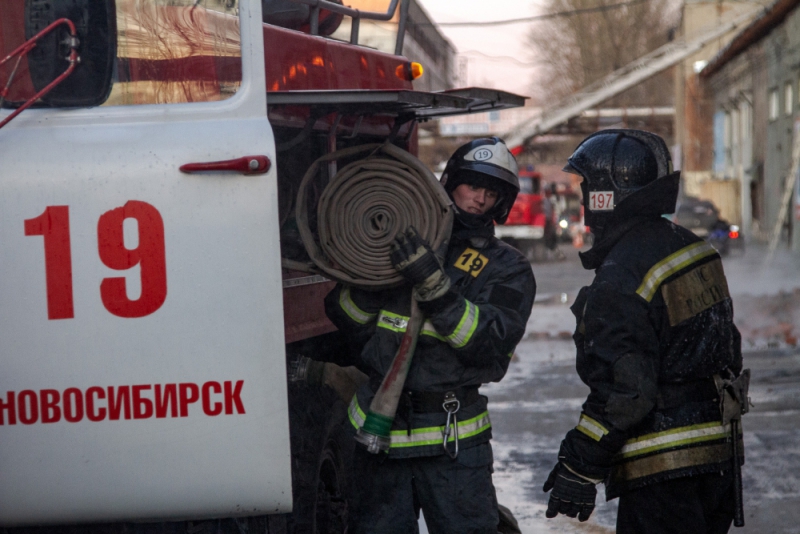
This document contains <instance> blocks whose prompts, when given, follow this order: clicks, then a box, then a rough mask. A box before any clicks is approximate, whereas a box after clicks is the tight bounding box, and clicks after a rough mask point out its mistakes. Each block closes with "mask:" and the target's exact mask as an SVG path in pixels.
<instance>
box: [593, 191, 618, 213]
mask: <svg viewBox="0 0 800 534" xmlns="http://www.w3.org/2000/svg"><path fill="white" fill-rule="evenodd" d="M589 209H590V210H592V211H613V210H614V192H613V191H590V192H589Z"/></svg>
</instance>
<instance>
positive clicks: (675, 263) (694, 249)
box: [636, 241, 717, 302]
mask: <svg viewBox="0 0 800 534" xmlns="http://www.w3.org/2000/svg"><path fill="white" fill-rule="evenodd" d="M716 253H717V250H716V249H715V248H714V247H712V246H711V245H709V244H708V243H706V242H705V241H700V242H698V243H695V244H693V245H689V246H688V247H684V248H682V249H680V250H679V251H678V252H675V253H674V254H670V255H669V256H667V257H666V258H664V259H663V260H661V261H660V262H658V263H656V264H655V265H653V267H652V268H651V269H650V270H649V271H647V274H646V275H645V277H644V280H643V281H642V285H640V286H639V288H638V289H637V290H636V293H638V294H639V296H640V297H642V298H643V299H645V300H646V301H647V302H650V301H651V300H652V299H653V295H655V294H656V291H657V290H658V286H660V285H661V282H663V281H664V280H666V279H667V278H669V277H670V276H672V275H673V274H675V273H677V272H678V271H680V270H681V269H683V268H685V267H686V266H688V265H691V264H692V263H695V262H696V261H699V260H701V259H703V258H705V257H707V256H711V255H712V254H716Z"/></svg>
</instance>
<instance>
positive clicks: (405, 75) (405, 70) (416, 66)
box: [394, 61, 425, 82]
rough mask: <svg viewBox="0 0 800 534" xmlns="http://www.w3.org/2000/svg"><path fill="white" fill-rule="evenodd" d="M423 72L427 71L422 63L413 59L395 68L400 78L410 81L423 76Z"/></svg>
mask: <svg viewBox="0 0 800 534" xmlns="http://www.w3.org/2000/svg"><path fill="white" fill-rule="evenodd" d="M423 72H425V69H423V68H422V65H421V64H420V63H417V62H416V61H412V62H410V63H401V64H400V65H398V66H397V68H396V69H395V70H394V73H395V75H396V76H397V77H398V78H400V79H401V80H406V81H409V82H411V81H414V80H416V79H417V78H419V77H420V76H422V73H423Z"/></svg>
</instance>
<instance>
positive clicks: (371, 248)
mask: <svg viewBox="0 0 800 534" xmlns="http://www.w3.org/2000/svg"><path fill="white" fill-rule="evenodd" d="M362 154H363V155H365V157H362V158H360V159H356V160H355V161H351V162H350V163H348V164H347V165H345V166H344V167H342V168H341V169H340V170H339V172H337V173H336V175H335V176H334V177H333V178H331V180H330V181H329V183H328V185H327V186H326V187H325V189H324V190H323V192H322V194H321V195H320V198H319V202H317V206H316V208H317V234H318V237H315V235H314V232H313V231H312V230H311V228H310V226H309V214H308V210H309V205H308V204H309V195H308V189H309V185H310V184H311V183H312V182H313V180H314V178H315V177H316V176H317V173H318V172H319V168H320V166H321V165H323V164H327V163H330V162H334V161H338V160H352V159H353V158H356V157H358V156H361V155H362ZM451 203H452V201H451V200H450V198H449V197H448V196H447V193H445V191H444V189H443V188H442V187H441V185H440V184H439V182H438V180H436V177H435V176H434V175H433V173H431V172H430V170H428V168H427V167H425V165H423V164H422V162H421V161H419V160H418V159H417V158H415V157H414V156H412V155H411V154H409V153H408V152H406V151H404V150H402V149H400V148H398V147H396V146H394V145H392V144H388V143H386V144H369V145H360V146H356V147H352V148H345V149H343V150H339V151H336V152H333V153H331V154H327V155H325V156H323V157H321V158H319V159H317V160H316V161H315V162H314V163H313V164H312V165H311V166H310V167H309V169H308V171H307V172H306V174H305V176H304V177H303V180H302V182H301V183H300V188H299V191H298V194H297V205H296V208H295V215H296V219H297V226H298V229H299V231H300V237H301V238H302V240H303V245H304V246H305V248H306V251H307V252H308V254H309V256H310V258H311V260H312V261H313V262H314V264H315V265H316V267H317V268H318V269H319V270H320V271H322V272H323V273H325V274H326V275H327V276H329V277H330V278H332V279H334V280H337V281H339V282H342V283H344V284H348V285H352V286H356V287H359V288H362V289H367V290H373V291H379V290H383V289H389V288H392V287H397V286H399V285H402V284H403V283H404V282H405V280H404V278H403V277H402V275H400V274H399V273H398V272H397V271H396V270H395V269H394V267H393V266H392V263H391V261H390V259H389V254H390V250H391V249H390V245H391V243H392V242H393V241H394V238H395V236H396V235H397V234H398V233H401V232H403V231H405V229H406V228H408V226H409V225H413V226H414V227H415V228H416V229H417V231H418V232H419V235H420V236H422V237H423V238H424V239H425V240H426V241H428V243H430V244H431V248H433V250H438V249H439V248H440V247H441V246H442V245H443V244H445V243H446V241H447V240H448V239H449V237H450V232H451V229H452V224H453V210H452V207H451ZM424 320H425V318H424V317H423V315H422V313H421V312H420V310H419V307H418V306H417V303H416V301H415V300H414V298H413V297H412V298H411V316H410V318H409V321H408V325H407V326H406V331H405V333H404V334H403V339H402V341H401V342H400V347H399V348H398V350H397V354H396V355H395V357H394V359H393V360H392V364H391V366H390V368H389V371H388V372H387V373H386V376H384V378H383V382H382V383H381V386H380V388H379V389H378V391H377V392H376V394H375V397H374V398H373V399H372V403H371V404H370V408H369V412H368V413H367V417H366V419H365V421H364V425H363V426H362V428H361V429H359V431H358V435H357V436H356V440H357V441H359V442H360V443H362V444H363V445H365V446H366V447H367V450H368V451H369V452H372V453H378V452H381V451H386V450H388V449H389V446H390V443H391V442H390V430H391V427H392V422H393V421H394V416H395V413H396V412H397V405H398V402H399V400H400V395H401V394H402V391H403V387H404V385H405V381H406V377H407V376H408V370H409V368H410V366H411V359H412V357H413V355H414V349H415V348H416V345H417V338H418V336H419V332H420V330H421V329H422V323H423V322H424Z"/></svg>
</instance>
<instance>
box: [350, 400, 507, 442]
mask: <svg viewBox="0 0 800 534" xmlns="http://www.w3.org/2000/svg"><path fill="white" fill-rule="evenodd" d="M442 413H444V412H442ZM347 416H348V419H350V424H352V425H353V427H354V428H356V429H359V428H361V427H362V426H364V421H365V420H366V418H367V416H366V414H365V413H364V411H363V410H362V409H361V406H359V404H358V397H357V396H353V400H352V401H350V406H349V407H348V408H347ZM491 427H492V422H491V421H490V420H489V412H487V411H485V412H483V413H481V414H478V415H477V416H475V417H473V418H472V419H467V420H465V421H459V422H458V439H459V440H462V439H467V438H469V437H472V436H476V435H478V434H480V433H481V432H485V431H486V430H489V429H490V428H491ZM443 431H444V425H441V426H431V427H427V428H415V429H412V430H411V435H410V436H409V435H408V431H407V430H392V432H391V447H392V448H403V447H421V446H425V445H441V444H442V435H443ZM453 440H455V436H454V435H452V434H451V435H450V438H449V439H448V441H453Z"/></svg>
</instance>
